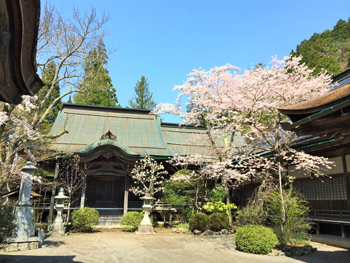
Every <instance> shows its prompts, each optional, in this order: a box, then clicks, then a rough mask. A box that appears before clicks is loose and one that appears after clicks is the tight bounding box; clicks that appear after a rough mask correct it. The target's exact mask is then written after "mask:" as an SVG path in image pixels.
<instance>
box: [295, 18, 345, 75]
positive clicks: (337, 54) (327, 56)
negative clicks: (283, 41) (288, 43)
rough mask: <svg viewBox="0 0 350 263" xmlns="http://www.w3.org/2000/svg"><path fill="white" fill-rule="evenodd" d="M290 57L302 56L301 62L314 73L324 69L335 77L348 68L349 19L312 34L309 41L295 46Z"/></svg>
mask: <svg viewBox="0 0 350 263" xmlns="http://www.w3.org/2000/svg"><path fill="white" fill-rule="evenodd" d="M291 54H292V55H302V56H303V59H302V62H305V63H306V65H307V66H308V67H310V68H315V73H319V72H320V71H321V70H322V69H326V70H327V71H328V73H331V74H333V75H337V74H339V73H341V72H343V71H345V70H347V69H349V68H350V18H349V19H348V21H345V20H342V19H340V20H339V21H338V22H337V24H336V25H335V26H334V28H333V29H332V30H325V31H323V32H322V33H314V34H313V35H312V36H311V38H310V39H308V40H304V41H302V42H301V43H300V45H298V46H297V48H296V51H294V50H292V52H291Z"/></svg>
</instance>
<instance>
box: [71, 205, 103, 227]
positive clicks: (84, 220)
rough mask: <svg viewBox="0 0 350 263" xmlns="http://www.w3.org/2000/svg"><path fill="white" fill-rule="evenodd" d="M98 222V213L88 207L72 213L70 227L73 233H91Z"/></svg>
mask: <svg viewBox="0 0 350 263" xmlns="http://www.w3.org/2000/svg"><path fill="white" fill-rule="evenodd" d="M99 221H100V216H99V213H98V211H97V210H95V209H92V208H89V207H84V208H83V209H78V210H75V211H74V212H73V213H72V227H73V231H75V232H92V230H93V229H94V226H95V225H97V224H98V222H99Z"/></svg>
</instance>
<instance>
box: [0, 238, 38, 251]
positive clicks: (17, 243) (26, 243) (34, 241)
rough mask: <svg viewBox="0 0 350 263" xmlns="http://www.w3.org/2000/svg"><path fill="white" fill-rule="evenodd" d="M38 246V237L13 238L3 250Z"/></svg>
mask: <svg viewBox="0 0 350 263" xmlns="http://www.w3.org/2000/svg"><path fill="white" fill-rule="evenodd" d="M38 248H39V237H30V238H26V239H23V238H15V239H14V240H13V241H12V242H11V243H10V244H8V245H7V246H6V247H5V248H4V250H5V251H7V252H13V251H23V250H31V249H38Z"/></svg>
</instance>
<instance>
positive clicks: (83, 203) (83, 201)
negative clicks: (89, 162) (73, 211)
mask: <svg viewBox="0 0 350 263" xmlns="http://www.w3.org/2000/svg"><path fill="white" fill-rule="evenodd" d="M84 165H85V168H86V163H84ZM86 181H87V176H85V178H84V185H83V188H82V189H81V197H80V209H83V208H84V206H85V192H86V187H87V185H86Z"/></svg>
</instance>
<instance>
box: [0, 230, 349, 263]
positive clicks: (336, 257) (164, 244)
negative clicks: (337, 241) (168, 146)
mask: <svg viewBox="0 0 350 263" xmlns="http://www.w3.org/2000/svg"><path fill="white" fill-rule="evenodd" d="M156 230H157V229H156ZM157 231H158V234H157V235H136V234H135V233H127V232H123V231H121V230H120V229H118V230H117V229H108V230H107V229H106V230H104V229H103V230H99V232H95V233H91V234H73V235H69V236H63V237H48V238H47V239H46V240H45V242H44V244H46V247H44V248H41V249H37V250H29V251H20V252H11V253H5V252H0V262H1V263H10V262H11V263H16V262H24V263H32V262H33V263H34V262H40V263H46V262H55V263H60V262H64V263H66V262H94V263H95V262H109V263H110V262H118V263H124V262H125V263H126V262H128V263H129V262H142V263H143V262H145V263H147V262H152V263H156V262H162V263H167V262H181V263H186V262H191V263H196V262H215V263H216V262H230V263H235V262H242V263H248V262H257V263H260V262H261V263H274V262H276V263H289V262H290V263H293V262H307V263H335V262H341V263H346V262H350V252H349V251H348V250H346V249H341V248H335V247H330V246H327V245H322V244H318V243H312V245H313V246H315V245H316V247H317V249H318V250H319V251H318V252H316V253H313V254H311V255H307V256H302V257H299V258H290V257H285V256H284V257H283V256H267V255H252V254H246V253H242V252H238V251H235V244H234V239H233V237H232V236H211V237H198V236H187V235H184V234H177V233H170V232H169V231H166V232H163V231H162V230H157Z"/></svg>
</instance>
